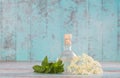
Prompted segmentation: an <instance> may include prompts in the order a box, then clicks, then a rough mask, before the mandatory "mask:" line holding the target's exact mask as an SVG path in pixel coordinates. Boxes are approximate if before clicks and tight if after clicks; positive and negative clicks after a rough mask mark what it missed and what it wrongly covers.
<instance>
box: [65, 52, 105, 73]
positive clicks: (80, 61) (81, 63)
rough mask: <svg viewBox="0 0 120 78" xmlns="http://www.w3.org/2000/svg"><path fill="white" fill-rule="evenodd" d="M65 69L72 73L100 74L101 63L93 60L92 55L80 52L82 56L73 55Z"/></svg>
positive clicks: (101, 71)
mask: <svg viewBox="0 0 120 78" xmlns="http://www.w3.org/2000/svg"><path fill="white" fill-rule="evenodd" d="M67 71H68V72H70V73H72V74H81V75H89V74H102V73H103V70H102V67H101V64H100V63H99V62H98V61H95V60H94V59H93V58H92V57H90V56H88V55H87V54H82V56H75V57H73V59H72V61H71V63H70V65H69V66H68V68H67Z"/></svg>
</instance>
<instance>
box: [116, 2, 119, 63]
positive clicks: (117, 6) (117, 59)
mask: <svg viewBox="0 0 120 78" xmlns="http://www.w3.org/2000/svg"><path fill="white" fill-rule="evenodd" d="M116 2H117V3H116V4H117V27H118V31H117V43H118V44H117V51H118V52H117V61H120V58H119V57H120V0H117V1H116Z"/></svg>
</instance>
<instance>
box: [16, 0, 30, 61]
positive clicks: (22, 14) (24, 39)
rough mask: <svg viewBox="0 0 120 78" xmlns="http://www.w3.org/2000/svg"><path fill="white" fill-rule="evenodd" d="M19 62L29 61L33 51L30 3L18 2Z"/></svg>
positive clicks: (17, 45) (17, 57)
mask: <svg viewBox="0 0 120 78" xmlns="http://www.w3.org/2000/svg"><path fill="white" fill-rule="evenodd" d="M16 9H17V13H16V14H17V28H16V30H17V33H16V34H17V44H16V47H17V51H16V54H17V56H16V60H17V61H29V60H30V55H29V54H30V50H31V34H30V26H31V23H30V21H31V19H30V15H31V6H30V4H29V1H28V0H26V1H22V0H21V1H17V7H16Z"/></svg>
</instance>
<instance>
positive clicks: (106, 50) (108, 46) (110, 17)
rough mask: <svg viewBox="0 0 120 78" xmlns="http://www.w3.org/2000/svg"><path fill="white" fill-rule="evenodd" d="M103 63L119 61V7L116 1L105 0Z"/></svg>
mask: <svg viewBox="0 0 120 78" xmlns="http://www.w3.org/2000/svg"><path fill="white" fill-rule="evenodd" d="M102 7H103V8H102V10H103V11H102V16H103V18H102V22H103V23H102V24H103V46H102V47H103V57H102V58H103V61H116V60H117V57H116V56H117V5H116V0H103V2H102Z"/></svg>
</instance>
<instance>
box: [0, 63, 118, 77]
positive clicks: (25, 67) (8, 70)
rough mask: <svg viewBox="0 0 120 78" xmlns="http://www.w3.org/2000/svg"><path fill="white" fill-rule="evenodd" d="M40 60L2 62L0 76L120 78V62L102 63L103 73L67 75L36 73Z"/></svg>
mask: <svg viewBox="0 0 120 78" xmlns="http://www.w3.org/2000/svg"><path fill="white" fill-rule="evenodd" d="M35 64H40V63H39V62H0V78H120V63H117V62H114V63H113V62H111V63H110V62H109V63H108V62H107V63H106V62H105V63H102V66H103V69H104V74H103V75H66V74H57V75H55V74H39V73H34V72H33V69H32V66H33V65H35Z"/></svg>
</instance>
